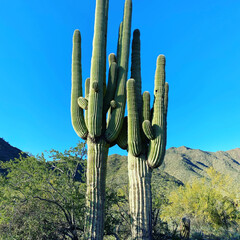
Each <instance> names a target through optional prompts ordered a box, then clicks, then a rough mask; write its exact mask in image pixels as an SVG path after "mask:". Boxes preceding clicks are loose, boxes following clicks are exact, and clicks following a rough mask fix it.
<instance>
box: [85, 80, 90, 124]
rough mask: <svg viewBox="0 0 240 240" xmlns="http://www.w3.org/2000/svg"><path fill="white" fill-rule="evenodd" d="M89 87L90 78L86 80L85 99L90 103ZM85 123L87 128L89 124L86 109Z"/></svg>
mask: <svg viewBox="0 0 240 240" xmlns="http://www.w3.org/2000/svg"><path fill="white" fill-rule="evenodd" d="M89 86H90V78H87V79H86V80H85V99H86V100H87V101H88V98H89ZM84 118H85V123H86V126H87V123H88V110H87V109H85V116H84Z"/></svg>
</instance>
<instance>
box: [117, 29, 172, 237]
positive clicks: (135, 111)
mask: <svg viewBox="0 0 240 240" xmlns="http://www.w3.org/2000/svg"><path fill="white" fill-rule="evenodd" d="M167 107H168V83H166V82H165V57H164V55H159V56H158V59H157V68H156V74H155V88H154V105H153V108H152V110H151V109H150V94H149V92H144V93H143V95H142V94H141V63H140V32H139V30H135V31H134V34H133V42H132V62H131V79H129V80H128V82H127V109H128V117H127V118H126V119H125V126H124V127H123V130H125V131H122V134H121V135H120V136H119V138H118V144H119V146H121V147H122V148H125V149H128V175H129V205H130V214H131V220H132V223H131V229H132V239H134V240H135V239H144V240H147V239H148V240H149V239H152V223H151V218H152V216H151V213H152V194H151V176H152V170H153V169H154V168H157V167H159V166H160V165H161V164H162V162H163V159H164V155H165V149H166V138H167V137H166V126H167Z"/></svg>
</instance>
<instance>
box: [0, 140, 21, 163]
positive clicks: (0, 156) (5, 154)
mask: <svg viewBox="0 0 240 240" xmlns="http://www.w3.org/2000/svg"><path fill="white" fill-rule="evenodd" d="M20 153H22V151H21V150H20V149H18V148H16V147H13V146H11V145H10V144H9V143H8V142H6V141H5V140H4V139H3V138H0V161H4V162H5V161H9V160H10V159H14V158H18V157H19V154H20Z"/></svg>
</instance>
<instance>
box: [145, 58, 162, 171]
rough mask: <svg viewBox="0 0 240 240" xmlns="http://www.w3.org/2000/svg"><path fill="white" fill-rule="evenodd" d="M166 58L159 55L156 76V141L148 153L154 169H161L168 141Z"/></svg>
mask: <svg viewBox="0 0 240 240" xmlns="http://www.w3.org/2000/svg"><path fill="white" fill-rule="evenodd" d="M164 92H165V57H164V56H163V55H159V56H158V59H157V69H156V74H155V88H154V106H153V119H152V127H153V132H154V136H155V138H154V140H151V141H150V145H149V152H148V164H149V166H150V167H152V168H156V167H159V166H160V165H161V164H162V162H163V159H164V155H165V148H166V141H165V134H166V124H165V123H164V122H165V117H164V95H165V93H164Z"/></svg>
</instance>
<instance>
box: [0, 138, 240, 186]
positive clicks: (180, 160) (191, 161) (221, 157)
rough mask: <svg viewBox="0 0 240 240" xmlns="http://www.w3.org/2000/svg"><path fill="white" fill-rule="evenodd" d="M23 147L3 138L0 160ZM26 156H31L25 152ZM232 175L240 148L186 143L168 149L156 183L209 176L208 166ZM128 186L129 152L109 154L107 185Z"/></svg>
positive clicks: (238, 168)
mask: <svg viewBox="0 0 240 240" xmlns="http://www.w3.org/2000/svg"><path fill="white" fill-rule="evenodd" d="M20 153H22V151H21V150H20V149H18V148H16V147H13V146H11V145H10V144H9V143H7V142H6V141H5V140H4V139H3V138H0V161H8V160H10V159H14V158H18V157H19V154H20ZM24 155H25V156H27V155H26V154H25V153H24ZM208 167H213V168H214V169H215V170H216V171H218V172H220V173H222V174H225V175H228V176H231V177H232V179H233V180H234V182H236V183H237V184H239V182H240V148H236V149H232V150H229V151H225V152H224V151H217V152H208V151H202V150H199V149H191V148H188V147H185V146H182V147H178V148H175V147H172V148H169V149H168V150H167V151H166V155H165V159H164V162H163V164H162V166H161V167H160V168H158V169H154V171H153V177H152V182H153V185H154V186H155V187H158V186H159V187H166V186H167V185H169V186H170V187H175V186H179V185H183V184H185V183H187V182H189V181H191V180H192V179H194V178H196V177H198V178H199V177H207V175H206V172H205V170H206V168H208ZM108 183H109V184H110V185H111V186H114V185H115V186H126V185H127V183H128V173H127V156H120V155H118V154H113V155H110V156H109V157H108V166H107V186H109V184H108Z"/></svg>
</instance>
